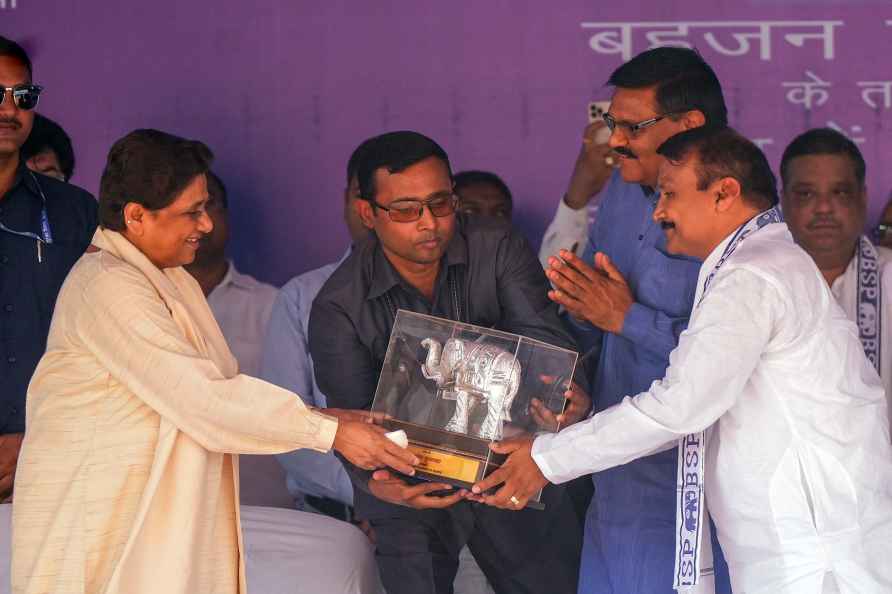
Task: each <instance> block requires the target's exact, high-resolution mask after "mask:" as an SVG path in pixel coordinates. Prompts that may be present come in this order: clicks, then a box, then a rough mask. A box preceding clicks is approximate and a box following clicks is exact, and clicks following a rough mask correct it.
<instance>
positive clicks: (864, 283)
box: [780, 128, 892, 423]
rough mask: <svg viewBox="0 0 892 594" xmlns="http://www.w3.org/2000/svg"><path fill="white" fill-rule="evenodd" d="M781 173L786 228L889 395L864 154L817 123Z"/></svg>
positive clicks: (891, 330)
mask: <svg viewBox="0 0 892 594" xmlns="http://www.w3.org/2000/svg"><path fill="white" fill-rule="evenodd" d="M780 172H781V180H782V182H783V193H782V194H781V196H782V200H783V209H784V219H785V220H786V223H787V226H789V228H790V232H791V233H792V234H793V238H794V239H795V240H796V243H798V244H799V245H800V246H801V247H802V248H803V249H804V250H805V251H806V252H808V255H809V256H811V257H812V259H813V260H814V261H815V264H817V266H818V269H819V270H820V271H821V274H822V275H823V276H824V280H826V281H827V284H828V285H829V286H830V290H831V292H832V293H833V296H834V297H835V298H836V300H837V302H839V304H840V305H841V306H842V308H843V310H844V311H845V312H846V315H847V316H848V317H849V319H850V320H852V321H853V322H855V324H856V325H857V326H858V334H859V336H860V338H861V344H862V346H863V347H864V352H865V353H866V354H867V358H868V359H870V362H871V363H872V364H873V365H874V367H875V368H876V371H877V373H879V374H880V377H881V378H882V379H883V385H884V386H885V389H886V398H889V399H892V352H890V351H889V349H892V250H890V249H888V248H885V247H882V246H878V245H874V244H873V242H871V241H870V239H869V238H868V237H867V235H866V234H865V233H864V226H865V223H866V220H867V186H866V185H865V183H864V180H865V175H866V166H865V163H864V157H862V156H861V151H860V150H858V146H857V145H856V144H855V143H854V142H852V141H851V140H849V139H848V138H846V137H845V136H843V135H842V134H840V133H839V132H837V131H836V130H832V129H830V128H816V129H813V130H809V131H807V132H805V133H803V134H800V135H799V136H797V137H796V138H795V139H793V141H792V142H791V143H790V144H789V145H788V146H787V148H786V149H785V150H784V154H783V157H782V158H781V166H780ZM890 403H892V400H890ZM890 415H892V409H890ZM889 420H890V423H892V416H890V419H889Z"/></svg>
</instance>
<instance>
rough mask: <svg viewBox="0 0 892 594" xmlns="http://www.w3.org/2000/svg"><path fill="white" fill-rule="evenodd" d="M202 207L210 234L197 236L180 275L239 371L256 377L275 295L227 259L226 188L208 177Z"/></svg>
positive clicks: (270, 288) (210, 175)
mask: <svg viewBox="0 0 892 594" xmlns="http://www.w3.org/2000/svg"><path fill="white" fill-rule="evenodd" d="M207 177H208V194H209V196H210V198H209V200H208V205H207V212H208V216H209V217H210V218H211V220H212V221H213V223H214V228H213V230H211V231H210V232H209V233H206V234H205V235H203V236H202V238H201V242H200V243H199V246H198V252H196V254H195V260H194V261H193V262H192V263H190V264H187V265H186V266H185V269H186V270H187V271H188V272H189V274H191V275H192V276H194V277H195V280H197V281H198V284H199V285H201V290H202V291H203V292H204V294H205V296H206V297H207V300H208V305H210V306H211V311H212V312H214V317H215V318H216V319H217V323H218V324H220V329H221V330H223V336H225V337H226V342H228V343H229V348H231V349H232V352H233V354H234V355H235V358H236V359H237V360H238V364H239V371H240V372H241V373H245V374H247V375H252V376H254V377H257V376H259V375H260V354H261V349H262V347H263V337H264V336H265V335H266V327H267V323H268V322H269V317H270V312H271V311H272V308H273V303H274V302H275V300H276V295H277V294H278V290H277V289H276V288H275V287H274V286H272V285H268V284H266V283H262V282H260V281H258V280H257V279H255V278H254V277H252V276H250V275H247V274H242V273H241V272H239V271H238V270H236V268H235V264H233V262H232V260H229V259H227V258H226V245H227V243H228V242H229V197H228V194H227V192H226V186H225V185H224V184H223V180H221V179H220V178H219V177H218V176H217V175H216V174H215V173H214V172H213V171H209V172H208V174H207Z"/></svg>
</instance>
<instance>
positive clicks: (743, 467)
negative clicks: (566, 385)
mask: <svg viewBox="0 0 892 594" xmlns="http://www.w3.org/2000/svg"><path fill="white" fill-rule="evenodd" d="M729 239H730V238H729ZM729 239H726V240H725V242H723V243H722V244H721V245H719V246H718V247H717V248H716V249H715V250H714V251H713V252H712V253H711V254H710V256H709V258H708V259H707V261H706V262H705V263H704V265H703V267H702V269H701V273H700V281H699V287H700V289H699V291H701V292H702V288H703V283H704V281H705V279H706V276H707V275H708V274H709V273H710V271H712V270H713V268H714V266H715V264H716V262H717V260H718V258H719V257H720V255H721V254H722V253H723V251H724V249H725V247H726V245H727V243H728V241H729ZM698 300H699V295H698ZM697 302H698V301H697V300H695V303H697ZM886 419H887V415H886V401H885V397H884V394H883V388H882V385H881V384H880V380H879V378H878V377H877V374H876V372H875V371H874V369H873V368H872V366H871V365H870V363H869V362H868V361H867V358H866V357H865V355H864V352H863V350H862V347H861V343H860V341H859V339H858V332H857V329H856V328H855V326H854V324H852V322H851V321H849V320H848V319H847V318H846V317H845V314H844V312H843V311H842V309H841V308H840V307H839V306H838V305H837V304H836V301H835V300H834V299H833V296H832V295H831V293H830V290H829V288H828V287H827V284H826V282H825V281H824V279H823V277H822V276H821V275H820V272H819V271H818V269H817V267H816V266H815V264H814V262H813V261H812V259H811V258H810V257H809V256H808V254H806V253H805V252H804V251H803V250H802V249H801V248H799V247H798V246H796V245H795V244H794V243H793V239H792V236H791V235H790V233H789V231H788V230H787V227H786V225H784V224H782V223H780V224H773V225H769V226H767V227H765V228H764V229H762V230H760V231H758V232H757V233H754V234H753V235H752V236H750V237H749V238H747V239H746V240H745V241H744V242H743V243H742V244H741V245H740V246H739V247H738V248H737V250H736V251H735V252H734V253H733V254H732V255H731V256H730V258H729V259H728V260H727V261H726V262H725V264H724V266H723V267H722V268H721V269H720V270H719V272H718V273H717V274H716V276H715V277H714V278H713V279H712V282H711V286H710V288H709V291H708V292H707V293H706V295H705V298H704V299H703V301H702V302H700V303H699V305H697V306H696V307H695V308H694V311H693V312H692V315H691V320H690V324H689V326H688V329H687V330H686V331H685V332H684V333H683V334H682V335H681V338H680V340H679V344H678V347H677V348H676V349H675V350H674V351H673V352H672V354H671V356H670V366H669V369H668V370H667V372H666V377H665V378H664V379H663V380H658V381H656V382H654V383H653V385H652V386H651V388H650V390H649V391H647V392H643V393H641V394H639V395H637V396H633V397H627V398H626V399H625V400H623V402H622V403H620V404H619V405H617V406H614V407H611V408H609V409H607V410H605V411H604V412H602V413H599V414H597V415H595V416H594V417H593V418H592V419H590V420H588V421H586V422H583V423H578V424H576V425H574V426H572V427H569V428H567V429H565V430H563V431H561V432H560V433H559V434H556V435H548V436H542V437H539V438H537V439H536V442H535V444H534V447H533V457H534V459H535V460H536V462H537V464H538V465H539V467H540V468H541V469H542V472H543V473H544V474H545V476H546V477H548V479H549V480H551V481H553V482H564V481H567V480H570V479H572V478H574V477H577V476H580V475H583V474H587V473H591V472H598V471H600V470H603V469H605V468H610V467H613V466H617V465H620V464H624V463H626V462H628V461H630V460H633V459H635V458H638V457H641V456H644V455H646V454H649V453H652V452H654V451H657V450H659V449H661V448H663V447H665V446H667V445H674V444H675V443H676V442H677V440H678V439H679V438H681V437H683V436H685V435H688V434H691V433H696V432H698V431H702V430H704V429H706V428H708V427H711V429H710V430H709V433H708V435H709V437H708V439H709V443H708V446H707V453H706V462H705V473H706V497H707V502H708V505H709V511H710V513H711V514H712V517H713V519H714V520H715V523H716V527H717V530H718V537H719V541H720V542H721V545H722V549H723V551H724V552H725V556H726V558H727V561H728V564H729V567H730V571H731V582H732V587H733V589H734V592H735V594H755V593H759V594H762V593H764V594H769V593H770V594H819V593H820V592H821V591H822V584H823V581H824V578H825V574H827V573H828V572H831V573H832V574H833V575H834V577H835V578H836V581H837V582H838V584H839V588H840V591H841V592H843V593H846V594H865V593H880V592H892V564H890V563H889V560H888V551H889V547H890V546H892V545H890V543H892V446H890V444H889V428H888V423H887V422H886ZM670 580H671V576H667V582H669V581H670Z"/></svg>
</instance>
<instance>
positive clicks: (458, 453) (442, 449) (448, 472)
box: [384, 419, 507, 489]
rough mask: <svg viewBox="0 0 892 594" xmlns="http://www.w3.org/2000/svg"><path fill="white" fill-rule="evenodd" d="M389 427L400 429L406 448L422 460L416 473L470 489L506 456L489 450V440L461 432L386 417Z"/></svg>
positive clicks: (428, 478)
mask: <svg viewBox="0 0 892 594" xmlns="http://www.w3.org/2000/svg"><path fill="white" fill-rule="evenodd" d="M384 426H385V427H387V428H388V430H392V431H393V430H397V429H402V430H403V431H405V432H406V436H407V437H408V438H409V450H411V451H412V453H413V454H415V455H416V456H417V457H418V459H419V460H420V461H421V462H420V463H419V464H418V465H417V466H416V467H415V475H416V476H418V477H419V478H424V479H427V480H433V481H442V482H446V483H449V484H451V485H453V486H456V487H463V488H466V489H470V488H471V486H473V485H474V483H476V482H478V481H481V480H483V478H484V477H486V476H487V475H488V474H489V473H491V472H492V471H494V470H495V469H496V468H498V467H499V466H500V465H501V464H502V463H503V462H504V461H505V458H506V457H507V456H505V455H504V454H496V453H495V452H493V451H492V450H490V449H489V444H490V440H488V439H481V438H479V437H472V436H470V435H461V434H458V433H452V432H451V431H445V430H442V429H435V428H433V427H427V426H424V425H416V424H414V423H407V422H405V421H400V420H397V419H387V420H386V421H384Z"/></svg>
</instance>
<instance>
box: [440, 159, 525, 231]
mask: <svg viewBox="0 0 892 594" xmlns="http://www.w3.org/2000/svg"><path fill="white" fill-rule="evenodd" d="M452 179H453V182H454V183H455V193H456V195H457V196H458V210H459V211H460V212H463V213H466V214H469V215H484V216H488V217H499V218H502V219H505V220H507V221H510V220H511V213H512V211H513V210H514V201H513V199H512V197H511V190H509V189H508V186H507V185H506V184H505V182H504V181H502V178H500V177H499V176H498V175H496V174H495V173H490V172H489V171H476V170H469V171H460V172H459V173H456V174H455V175H454V176H453V178H452Z"/></svg>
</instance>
